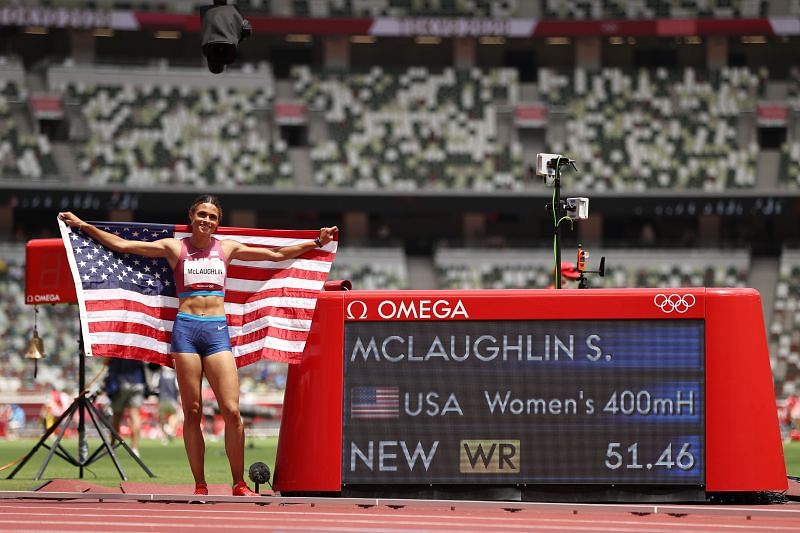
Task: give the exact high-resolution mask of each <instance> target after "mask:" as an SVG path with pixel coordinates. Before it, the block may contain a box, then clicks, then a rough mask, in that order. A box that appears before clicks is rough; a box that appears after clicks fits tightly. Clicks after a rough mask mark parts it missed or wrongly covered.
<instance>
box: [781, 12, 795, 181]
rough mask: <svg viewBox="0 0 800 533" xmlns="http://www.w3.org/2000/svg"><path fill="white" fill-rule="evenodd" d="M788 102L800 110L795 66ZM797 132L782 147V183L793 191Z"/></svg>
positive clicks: (791, 77)
mask: <svg viewBox="0 0 800 533" xmlns="http://www.w3.org/2000/svg"><path fill="white" fill-rule="evenodd" d="M798 3H800V2H798ZM786 101H787V103H788V105H789V109H790V110H795V111H797V110H800V68H798V67H795V66H793V67H792V68H791V69H790V71H789V79H788V83H787V96H786ZM795 132H797V133H796V134H795V135H794V137H792V135H791V133H790V134H789V135H788V136H787V140H786V142H784V143H783V144H782V145H781V159H780V170H779V179H780V181H781V182H783V183H784V184H786V186H788V187H789V188H791V189H797V188H798V187H800V130H798V129H797V128H795Z"/></svg>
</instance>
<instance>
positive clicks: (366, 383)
mask: <svg viewBox="0 0 800 533" xmlns="http://www.w3.org/2000/svg"><path fill="white" fill-rule="evenodd" d="M466 487H468V488H469V490H470V491H471V492H470V494H471V497H480V495H481V491H482V489H485V490H484V492H485V494H486V495H487V497H491V496H488V495H489V494H490V493H491V491H496V490H497V489H505V492H503V494H504V496H502V497H503V498H508V497H509V496H508V495H509V494H516V496H511V497H515V498H520V499H526V498H527V499H539V498H541V497H542V496H543V495H544V497H545V498H546V497H547V494H548V493H552V495H553V496H552V497H553V498H554V499H558V496H557V495H558V494H565V493H568V492H571V493H574V492H576V491H577V492H581V493H583V494H590V496H588V498H589V499H595V500H597V499H603V498H606V497H608V498H609V499H614V500H619V499H631V500H637V499H640V497H647V498H649V499H651V500H652V499H653V498H655V499H665V500H670V499H673V500H674V499H681V500H687V499H688V500H702V499H705V497H706V495H707V494H708V493H711V492H728V491H733V492H752V491H756V492H757V491H779V490H785V489H786V488H787V481H786V471H785V466H784V460H783V452H782V446H781V442H780V436H779V431H778V425H777V417H776V414H775V401H774V394H773V384H772V374H771V370H770V365H769V356H768V352H767V343H766V336H765V332H764V321H763V317H762V311H761V299H760V297H759V295H758V293H757V292H756V291H754V290H752V289H705V288H694V289H620V290H603V289H596V290H504V291H495V290H485V291H432V292H423V291H392V292H389V291H385V292H378V291H374V292H373V291H369V292H367V291H352V292H326V293H323V294H322V295H321V297H320V300H319V302H318V306H317V311H316V315H315V318H314V325H313V327H312V331H311V336H310V338H309V341H308V344H307V347H306V353H305V356H304V360H303V362H302V363H301V364H300V365H296V366H292V367H291V368H290V370H289V377H288V383H287V389H286V397H285V401H284V411H283V422H282V426H281V432H280V440H279V445H278V456H277V461H276V471H275V488H276V489H277V490H280V491H281V492H283V493H293V494H294V493H297V494H302V493H317V492H332V493H339V494H343V495H358V494H376V495H381V494H386V495H397V494H408V495H413V494H414V493H415V491H416V492H417V493H418V494H428V495H430V494H431V493H432V492H431V491H438V492H434V493H441V494H452V493H454V492H458V490H459V489H460V488H466ZM612 494H613V495H612ZM476 495H477V496H476ZM645 495H646V496H645Z"/></svg>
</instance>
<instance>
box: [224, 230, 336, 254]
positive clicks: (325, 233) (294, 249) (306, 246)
mask: <svg viewBox="0 0 800 533" xmlns="http://www.w3.org/2000/svg"><path fill="white" fill-rule="evenodd" d="M338 231H339V228H337V227H336V226H331V227H329V228H320V230H319V237H317V238H316V240H313V241H306V242H301V243H299V244H292V245H290V246H281V247H280V248H258V247H255V246H248V245H246V244H242V243H240V242H236V241H225V243H226V244H227V245H228V249H227V250H226V253H227V254H228V257H229V258H231V259H239V260H241V261H285V260H287V259H294V258H295V257H297V256H299V255H302V254H304V253H305V252H307V251H309V250H313V249H314V248H316V247H318V246H325V245H326V244H328V243H329V242H331V241H332V240H333V237H334V236H335V235H336V233H337V232H338Z"/></svg>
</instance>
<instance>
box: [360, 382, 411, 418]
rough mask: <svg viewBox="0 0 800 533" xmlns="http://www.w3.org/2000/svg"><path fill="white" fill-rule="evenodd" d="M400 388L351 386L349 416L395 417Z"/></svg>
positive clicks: (398, 410) (397, 412)
mask: <svg viewBox="0 0 800 533" xmlns="http://www.w3.org/2000/svg"><path fill="white" fill-rule="evenodd" d="M399 414H400V390H399V389H398V388H397V387H353V388H351V389H350V418H397V417H398V416H399Z"/></svg>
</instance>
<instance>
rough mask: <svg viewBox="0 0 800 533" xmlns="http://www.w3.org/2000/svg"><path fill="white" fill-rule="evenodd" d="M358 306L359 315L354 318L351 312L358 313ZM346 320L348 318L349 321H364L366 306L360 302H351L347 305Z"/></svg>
mask: <svg viewBox="0 0 800 533" xmlns="http://www.w3.org/2000/svg"><path fill="white" fill-rule="evenodd" d="M356 304H358V305H356ZM354 305H355V306H356V307H355V308H353V306H354ZM359 305H360V306H361V314H360V315H358V316H355V315H354V314H353V311H358V306H359ZM347 318H349V319H350V320H355V319H358V320H364V319H365V318H367V304H366V303H364V302H363V301H361V300H353V301H352V302H350V303H349V304H347Z"/></svg>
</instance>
